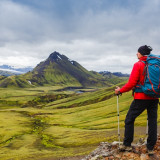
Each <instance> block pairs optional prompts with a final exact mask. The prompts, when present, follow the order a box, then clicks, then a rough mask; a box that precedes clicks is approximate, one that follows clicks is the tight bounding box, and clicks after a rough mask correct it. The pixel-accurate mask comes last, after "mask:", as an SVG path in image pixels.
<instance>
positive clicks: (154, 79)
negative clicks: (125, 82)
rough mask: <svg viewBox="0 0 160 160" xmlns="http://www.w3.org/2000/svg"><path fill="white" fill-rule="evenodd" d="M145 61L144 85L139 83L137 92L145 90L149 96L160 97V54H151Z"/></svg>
mask: <svg viewBox="0 0 160 160" xmlns="http://www.w3.org/2000/svg"><path fill="white" fill-rule="evenodd" d="M142 62H143V61H142ZM144 63H145V64H146V65H145V68H144V74H145V79H144V85H140V84H138V85H137V86H136V88H135V92H143V93H145V94H146V95H148V96H151V97H154V98H160V56H159V55H153V54H150V55H149V56H148V57H147V60H146V62H144Z"/></svg>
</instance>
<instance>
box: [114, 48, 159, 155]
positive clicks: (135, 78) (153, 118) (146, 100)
mask: <svg viewBox="0 0 160 160" xmlns="http://www.w3.org/2000/svg"><path fill="white" fill-rule="evenodd" d="M151 51H152V48H151V47H150V46H147V45H144V46H141V47H140V48H139V49H138V53H137V58H138V59H139V61H138V62H136V63H135V64H134V66H133V69H132V72H131V74H130V78H129V81H128V83H126V84H125V85H124V86H123V87H122V88H119V87H118V88H117V89H115V94H117V95H119V94H121V93H124V92H128V91H130V90H132V89H134V88H135V87H136V86H137V85H138V84H140V85H143V84H144V78H145V75H144V74H143V71H144V68H145V61H146V60H147V55H149V54H150V52H151ZM158 101H159V100H158V98H153V97H150V96H148V95H146V94H144V93H142V92H140V93H137V92H135V93H134V100H133V102H132V103H131V106H130V108H129V111H128V113H127V115H126V119H125V133H124V141H123V145H122V146H120V150H127V151H131V150H132V147H131V143H132V142H133V135H134V121H135V119H136V117H138V116H139V115H140V114H141V113H142V112H143V111H144V110H145V109H147V115H148V127H149V128H148V138H147V150H148V154H154V151H153V149H154V145H155V144H156V141H157V109H158Z"/></svg>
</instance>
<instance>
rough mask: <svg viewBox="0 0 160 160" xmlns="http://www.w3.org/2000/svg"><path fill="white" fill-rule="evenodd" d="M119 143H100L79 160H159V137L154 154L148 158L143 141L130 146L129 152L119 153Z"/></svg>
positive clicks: (159, 137)
mask: <svg viewBox="0 0 160 160" xmlns="http://www.w3.org/2000/svg"><path fill="white" fill-rule="evenodd" d="M118 148H119V143H117V142H116V143H115V142H113V143H108V142H101V143H100V145H99V146H98V148H96V149H95V150H94V151H93V152H92V153H90V154H89V155H88V156H86V157H85V158H83V159H81V160H160V136H158V140H157V143H156V146H155V148H154V151H155V154H154V155H152V156H149V155H148V153H147V149H146V145H145V142H144V140H143V139H140V140H139V142H137V144H133V145H132V151H131V152H126V151H125V152H120V151H119V149H118Z"/></svg>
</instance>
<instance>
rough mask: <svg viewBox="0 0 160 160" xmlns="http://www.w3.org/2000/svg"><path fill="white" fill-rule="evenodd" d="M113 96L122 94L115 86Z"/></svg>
mask: <svg viewBox="0 0 160 160" xmlns="http://www.w3.org/2000/svg"><path fill="white" fill-rule="evenodd" d="M115 94H116V95H120V94H122V93H121V92H120V87H118V86H117V88H116V89H115Z"/></svg>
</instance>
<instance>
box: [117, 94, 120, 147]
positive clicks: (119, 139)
mask: <svg viewBox="0 0 160 160" xmlns="http://www.w3.org/2000/svg"><path fill="white" fill-rule="evenodd" d="M118 98H119V96H118V95H117V115H118V140H119V145H120V130H119V103H118Z"/></svg>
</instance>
